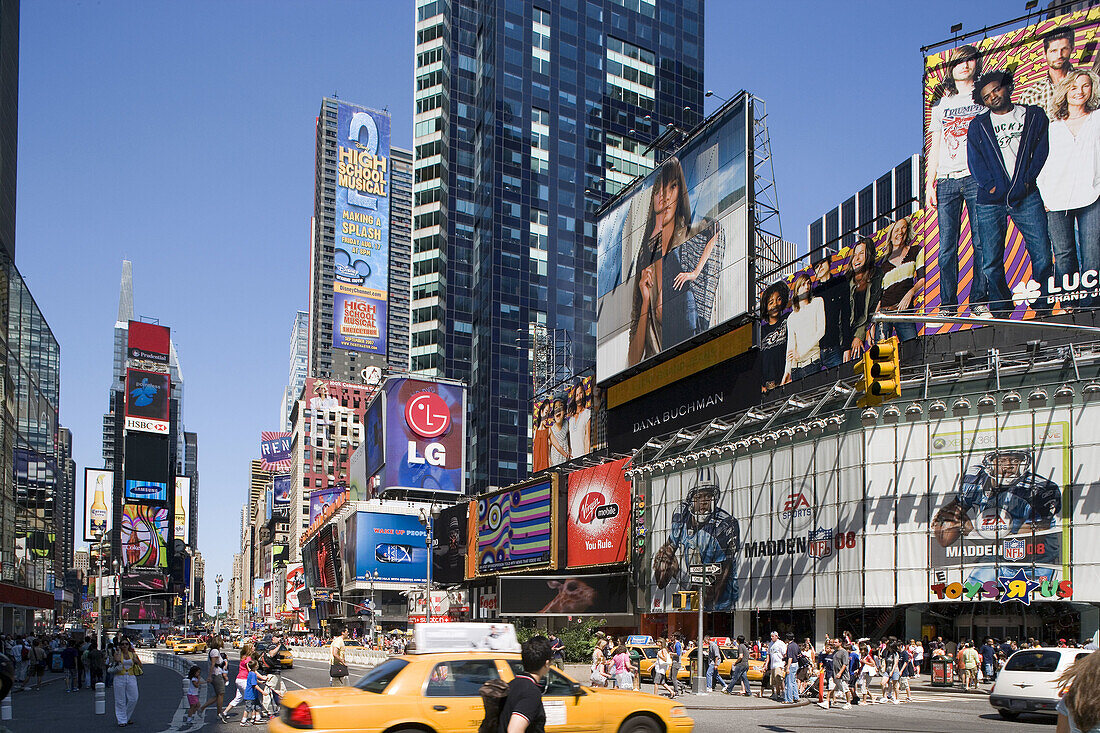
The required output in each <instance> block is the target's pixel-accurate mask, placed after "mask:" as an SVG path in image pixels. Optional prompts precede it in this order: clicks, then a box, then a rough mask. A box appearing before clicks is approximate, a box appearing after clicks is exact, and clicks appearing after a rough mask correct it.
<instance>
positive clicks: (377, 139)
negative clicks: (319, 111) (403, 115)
mask: <svg viewBox="0 0 1100 733" xmlns="http://www.w3.org/2000/svg"><path fill="white" fill-rule="evenodd" d="M336 114H337V135H336V144H337V147H338V159H339V160H338V170H337V180H336V238H335V247H336V254H335V260H336V262H335V272H334V278H333V282H332V290H333V310H332V315H333V328H332V345H333V346H334V347H335V348H337V349H350V350H353V351H363V352H367V353H371V354H380V355H382V356H385V354H386V302H387V299H388V297H389V245H390V167H389V158H390V116H389V114H388V113H386V112H378V111H376V110H373V109H367V108H366V107H359V106H356V105H351V104H348V103H346V102H340V103H339V104H338V106H337V113H336Z"/></svg>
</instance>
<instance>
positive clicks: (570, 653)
mask: <svg viewBox="0 0 1100 733" xmlns="http://www.w3.org/2000/svg"><path fill="white" fill-rule="evenodd" d="M606 624H607V620H606V619H602V618H601V619H597V618H576V619H574V620H573V621H571V622H570V623H568V624H566V625H565V626H564V627H562V628H561V629H559V630H558V631H555V632H554V633H555V634H557V635H558V638H559V639H561V641H562V644H564V645H565V661H566V662H587V661H588V660H589V658H590V657H591V656H592V648H593V647H594V646H595V645H596V631H598V630H599V627H601V626H605V625H606ZM545 633H546V632H545V631H543V630H542V629H539V628H537V627H536V626H535V625H534V622H533V620H532V622H531V623H530V625H525V626H516V637H518V638H519V640H520V642H521V643H522V642H525V641H527V640H528V639H530V638H531V637H533V636H538V635H539V634H545Z"/></svg>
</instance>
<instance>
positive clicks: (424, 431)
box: [405, 392, 451, 439]
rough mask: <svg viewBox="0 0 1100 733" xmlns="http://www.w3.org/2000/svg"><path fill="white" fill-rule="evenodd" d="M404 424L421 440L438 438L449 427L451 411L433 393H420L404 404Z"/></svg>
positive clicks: (441, 399)
mask: <svg viewBox="0 0 1100 733" xmlns="http://www.w3.org/2000/svg"><path fill="white" fill-rule="evenodd" d="M405 423H406V424H407V425H408V426H409V428H410V429H411V430H412V431H413V432H414V433H416V434H417V435H419V436H420V437H421V438H429V439H430V438H438V437H439V436H440V435H443V433H445V432H447V429H448V428H449V427H451V410H450V408H448V407H447V403H446V402H445V401H444V400H443V398H442V397H440V396H439V395H437V394H436V393H435V392H421V393H420V394H418V395H414V396H413V397H412V399H410V400H409V401H408V402H406V403H405Z"/></svg>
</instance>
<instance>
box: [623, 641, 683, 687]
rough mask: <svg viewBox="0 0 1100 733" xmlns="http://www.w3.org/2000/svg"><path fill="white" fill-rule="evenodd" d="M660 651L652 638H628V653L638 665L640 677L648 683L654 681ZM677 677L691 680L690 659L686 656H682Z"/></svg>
mask: <svg viewBox="0 0 1100 733" xmlns="http://www.w3.org/2000/svg"><path fill="white" fill-rule="evenodd" d="M659 649H660V647H658V646H657V645H656V644H654V643H653V637H652V636H628V637H627V644H626V651H627V653H628V654H629V655H630V660H631V662H633V663H634V664H636V665H638V676H639V678H640V679H642V680H645V681H646V682H652V681H653V667H654V666H655V665H656V664H657V651H658V650H659ZM676 677H677V678H679V679H681V680H689V679H691V672H690V671H688V659H687V655H686V654H681V655H680V670H679V671H678V672H677V673H676Z"/></svg>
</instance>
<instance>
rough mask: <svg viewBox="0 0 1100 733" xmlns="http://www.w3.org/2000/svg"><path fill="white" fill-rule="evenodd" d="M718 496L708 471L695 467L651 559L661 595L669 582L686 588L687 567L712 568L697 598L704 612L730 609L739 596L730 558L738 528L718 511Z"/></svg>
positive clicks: (737, 543)
mask: <svg viewBox="0 0 1100 733" xmlns="http://www.w3.org/2000/svg"><path fill="white" fill-rule="evenodd" d="M721 497H722V491H721V489H719V487H718V480H717V477H716V476H715V473H714V468H713V467H709V466H707V467H702V468H699V469H698V470H697V472H696V479H695V485H694V486H693V487H692V488H691V489H690V490H689V491H688V493H687V496H686V497H685V498H684V500H683V502H681V503H680V506H679V507H678V508H677V509H676V511H675V512H673V514H672V527H671V529H670V531H669V535H668V541H667V542H665V544H664V545H662V546H661V547H660V548H659V549H658V550H657V552H656V553H655V554H654V557H653V580H654V582H655V583H656V584H657V587H658V588H660V589H661V590H664V589H665V588H666V587H667V586H668V584H669V583H670V582H672V581H673V580H675V581H676V582H677V583H678V585H679V587H680V588H681V589H688V588H690V587H691V583H690V582H689V580H690V572H689V566H690V565H718V566H719V570H718V573H717V574H716V575H715V576H714V579H713V581H712V583H711V585H709V586H707V587H706V590H705V591H704V593H703V601H704V608H705V609H707V610H710V611H730V610H733V607H734V605H735V604H736V603H737V598H738V596H739V595H740V591H739V588H738V585H737V574H736V572H735V570H736V567H735V558H736V557H737V551H738V549H740V545H741V528H740V526H739V525H738V523H737V520H736V519H734V517H733V515H731V514H730V513H729V512H727V511H726V510H725V509H722V508H720V507H719V506H718V505H719V503H720V500H721Z"/></svg>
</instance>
